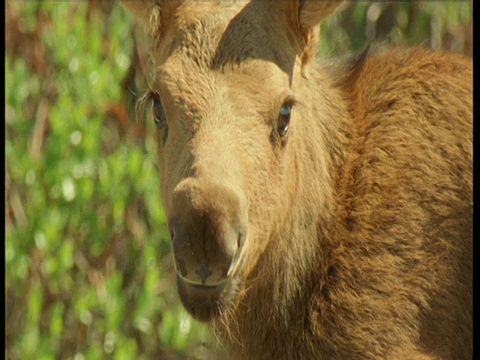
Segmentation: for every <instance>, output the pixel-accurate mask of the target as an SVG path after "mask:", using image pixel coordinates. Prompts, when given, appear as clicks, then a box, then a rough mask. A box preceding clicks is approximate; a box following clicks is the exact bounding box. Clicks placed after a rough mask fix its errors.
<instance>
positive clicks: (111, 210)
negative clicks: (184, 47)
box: [5, 0, 472, 360]
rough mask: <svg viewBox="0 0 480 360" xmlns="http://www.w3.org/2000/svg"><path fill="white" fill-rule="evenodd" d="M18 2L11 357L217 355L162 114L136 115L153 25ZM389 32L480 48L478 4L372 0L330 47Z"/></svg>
mask: <svg viewBox="0 0 480 360" xmlns="http://www.w3.org/2000/svg"><path fill="white" fill-rule="evenodd" d="M5 10H6V33H5V41H6V51H5V73H6V83H5V102H6V103H5V130H6V138H5V149H6V159H5V172H6V173H5V200H6V201H5V224H6V237H5V238H6V241H5V262H6V266H5V275H6V279H5V280H6V285H5V300H6V305H5V311H6V317H5V333H6V348H5V351H6V355H7V358H8V359H75V360H81V359H154V358H155V359H164V358H167V359H185V358H208V347H209V346H210V345H209V344H211V342H212V339H211V337H210V335H209V334H208V332H207V330H206V328H205V326H203V325H202V324H199V323H197V322H195V321H193V320H191V318H190V317H189V316H188V315H187V314H186V313H185V311H184V310H183V309H182V307H181V305H180V304H179V301H178V299H177V294H176V288H175V283H174V271H173V265H172V261H171V257H170V256H169V251H170V248H169V242H168V238H167V232H166V226H165V218H164V214H163V211H162V208H161V203H160V196H159V191H158V188H159V186H158V184H159V180H158V174H157V168H156V151H155V141H154V138H153V136H152V134H153V122H152V121H135V119H134V115H133V114H134V104H135V101H136V99H137V98H138V97H139V96H141V95H142V94H143V92H144V91H145V90H146V81H145V78H144V76H143V74H142V70H141V69H142V67H143V68H145V66H146V64H148V52H147V51H146V48H145V36H144V35H143V30H142V29H140V28H138V26H137V25H135V23H134V21H133V20H132V19H131V17H130V16H129V15H128V14H127V13H126V12H125V11H124V9H123V8H122V7H121V6H120V4H119V2H118V1H112V0H110V1H104V2H101V1H77V2H76V1H63V2H53V1H9V0H7V2H6V4H5ZM378 38H380V39H382V40H386V41H388V42H391V43H394V44H401V45H403V46H408V45H415V44H422V45H424V46H426V47H430V48H434V49H437V48H443V49H447V50H450V51H454V52H457V53H463V54H466V55H468V56H471V54H472V2H471V1H470V2H469V1H462V2H460V1H456V2H431V1H428V2H427V1H425V2H422V1H409V2H367V1H364V2H358V3H355V4H354V5H352V6H350V7H349V8H348V9H347V10H345V11H344V12H343V13H340V14H338V15H337V16H336V17H334V18H332V19H329V20H328V21H327V22H326V23H325V24H324V25H323V26H322V42H321V44H320V47H319V52H320V53H321V54H322V55H328V56H330V55H337V54H344V53H346V52H348V51H351V50H359V49H361V48H362V47H363V46H364V45H365V44H366V43H370V42H372V41H374V40H375V39H378ZM137 45H138V48H139V51H136V49H137Z"/></svg>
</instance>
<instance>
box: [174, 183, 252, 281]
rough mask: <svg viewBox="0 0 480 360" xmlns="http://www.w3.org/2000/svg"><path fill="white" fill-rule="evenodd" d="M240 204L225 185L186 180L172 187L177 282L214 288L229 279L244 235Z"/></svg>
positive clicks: (244, 229) (242, 209)
mask: <svg viewBox="0 0 480 360" xmlns="http://www.w3.org/2000/svg"><path fill="white" fill-rule="evenodd" d="M243 204H244V202H243V201H242V198H241V196H240V195H239V194H238V192H235V191H234V190H233V189H230V188H228V187H226V186H220V185H209V184H206V185H202V184H200V183H199V182H198V181H190V180H186V181H184V182H183V183H180V184H179V185H178V186H177V187H176V188H175V190H174V192H173V195H172V208H171V216H170V219H169V230H170V234H171V241H172V249H173V255H174V261H175V269H176V272H177V275H178V276H179V277H180V278H181V280H183V281H184V282H186V283H188V284H189V285H196V286H203V287H214V286H219V285H222V284H224V283H225V282H226V281H227V280H228V279H229V277H231V276H232V274H233V273H234V272H235V269H236V267H237V264H238V260H239V255H240V253H241V251H242V248H243V243H244V241H245V236H246V219H245V218H246V216H244V214H245V209H244V205H243Z"/></svg>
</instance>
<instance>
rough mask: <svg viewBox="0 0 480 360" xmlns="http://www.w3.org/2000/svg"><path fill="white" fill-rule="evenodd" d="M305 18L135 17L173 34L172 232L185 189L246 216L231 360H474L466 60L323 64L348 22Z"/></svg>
mask: <svg viewBox="0 0 480 360" xmlns="http://www.w3.org/2000/svg"><path fill="white" fill-rule="evenodd" d="M146 3H151V6H152V7H154V8H155V9H156V10H155V11H156V12H155V11H154V12H153V13H155V14H157V15H155V16H157V17H156V19H157V20H158V19H162V22H161V23H158V22H157V23H155V22H154V23H153V25H152V22H151V19H150V18H149V13H148V12H144V11H143V10H142V9H143V7H144V6H146ZM302 3H303V7H302ZM302 3H301V2H300V1H290V2H288V3H284V2H278V3H273V2H268V1H260V0H257V1H255V0H252V1H251V2H250V3H248V4H246V5H245V4H239V3H238V2H236V3H233V2H186V1H185V2H180V1H177V2H172V1H163V2H153V1H150V2H148V1H143V2H142V1H138V2H135V3H130V2H126V6H127V7H129V8H130V9H131V10H132V11H133V12H134V13H136V14H137V16H138V17H139V18H140V19H141V20H143V22H144V23H146V24H150V28H151V29H152V26H153V28H154V29H157V30H158V29H161V30H158V31H157V30H153V31H152V34H153V37H154V38H155V39H157V40H159V43H158V48H157V49H156V60H157V65H158V69H157V70H158V77H157V82H156V85H155V88H154V89H153V90H154V91H155V92H158V93H159V94H160V96H161V97H162V102H163V104H164V108H165V113H166V117H167V124H168V137H167V138H166V140H165V141H162V140H161V139H162V138H164V135H165V134H163V133H162V132H163V131H164V130H159V158H160V170H161V175H162V184H161V189H162V194H163V195H162V196H163V200H164V205H165V210H166V213H167V216H171V212H172V211H173V209H177V211H178V207H176V205H175V201H173V202H172V196H173V195H172V194H174V193H175V192H176V191H178V188H179V187H181V188H182V189H183V190H184V191H185V194H187V195H188V196H190V197H188V196H187V197H186V199H187V200H182V201H187V202H188V201H189V200H188V199H191V201H192V202H195V204H197V203H198V204H200V205H195V206H199V207H200V206H201V207H202V208H203V209H208V208H209V206H213V205H211V201H214V200H211V199H216V200H215V201H220V202H221V203H222V205H221V207H224V206H225V207H229V206H236V207H237V208H238V207H240V209H243V210H245V211H246V212H247V215H245V218H246V219H248V223H247V224H248V231H247V234H248V236H247V240H246V243H245V246H244V249H243V252H242V255H241V256H242V262H241V265H240V266H239V268H238V269H237V271H236V273H235V276H234V280H232V284H229V285H228V286H227V289H226V290H225V291H227V290H228V291H229V295H228V297H226V299H224V304H226V305H225V306H224V307H221V308H220V310H221V311H220V313H219V314H218V315H216V316H214V317H213V318H212V319H211V322H212V327H213V329H214V331H215V333H216V334H217V335H218V336H219V338H220V339H221V340H222V342H223V343H224V344H225V346H226V349H227V351H228V353H229V354H231V356H232V358H235V359H419V360H420V359H422V360H427V359H428V360H433V359H452V360H453V359H455V360H456V359H471V358H472V206H473V200H472V156H473V155H472V65H471V61H470V60H467V59H465V58H462V57H460V56H457V55H452V54H446V53H442V52H430V51H428V50H425V49H412V50H402V49H393V50H372V51H370V52H369V53H368V54H367V52H365V53H364V54H363V55H361V56H360V57H359V58H357V59H353V60H352V61H350V62H348V61H347V62H328V61H324V62H316V61H314V60H313V51H312V49H314V48H315V47H316V41H317V37H318V36H317V35H316V34H317V30H318V24H319V22H320V21H321V20H322V19H323V18H324V17H325V16H327V15H328V14H329V13H330V12H332V11H333V10H334V7H335V6H332V4H333V3H334V2H332V3H328V2H314V1H311V2H309V1H308V0H307V1H304V2H302ZM159 14H160V15H159ZM158 21H160V20H158ZM288 96H291V97H294V98H295V105H294V107H293V112H292V118H291V126H290V130H289V133H288V135H287V136H286V137H285V138H279V137H278V136H276V134H275V131H274V129H275V122H276V119H277V117H278V111H279V109H280V106H281V104H282V101H283V100H284V99H285V98H286V97H288ZM272 129H273V130H272ZM220 187H221V188H222V189H227V190H228V192H229V194H237V195H238V196H237V197H238V199H240V200H241V201H240V200H238V201H234V200H231V201H230V200H225V201H224V202H222V201H221V199H220V198H219V197H220V194H221V193H222V192H221V191H220V192H219V191H218V188H220ZM185 189H186V190H185ZM227 190H225V191H227ZM234 197H235V196H234ZM239 204H240V205H239ZM219 206H220V205H219ZM182 207H183V208H185V207H188V204H186V203H182ZM237 208H235V209H237ZM205 211H207V210H205ZM218 211H220V210H218ZM226 212H227V210H225V213H226ZM222 214H223V213H222ZM230 215H231V214H230ZM219 216H223V215H219Z"/></svg>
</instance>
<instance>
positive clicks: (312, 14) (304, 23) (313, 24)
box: [283, 0, 347, 64]
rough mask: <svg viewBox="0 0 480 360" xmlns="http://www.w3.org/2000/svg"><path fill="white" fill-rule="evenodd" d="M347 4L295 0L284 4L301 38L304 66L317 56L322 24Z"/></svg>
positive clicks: (343, 1) (341, 2) (285, 10)
mask: <svg viewBox="0 0 480 360" xmlns="http://www.w3.org/2000/svg"><path fill="white" fill-rule="evenodd" d="M346 3H347V2H346V1H345V0H330V1H329V0H295V1H288V2H284V3H283V4H284V8H283V11H284V13H285V15H286V16H287V18H289V19H290V23H291V24H294V27H295V32H296V33H297V35H298V36H299V37H300V44H301V48H302V55H301V58H302V62H303V63H304V64H305V63H308V62H309V61H310V60H311V59H313V57H314V56H315V52H316V48H317V45H318V39H319V25H320V23H321V22H322V21H323V20H325V18H327V17H328V16H330V15H332V14H333V13H334V12H335V11H337V10H339V9H340V8H344V7H345V6H344V5H346ZM292 17H293V18H292Z"/></svg>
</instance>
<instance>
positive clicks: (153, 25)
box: [122, 0, 161, 35]
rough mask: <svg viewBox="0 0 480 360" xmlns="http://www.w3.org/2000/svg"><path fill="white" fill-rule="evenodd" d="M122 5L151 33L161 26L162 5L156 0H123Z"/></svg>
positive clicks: (153, 33) (154, 33)
mask: <svg viewBox="0 0 480 360" xmlns="http://www.w3.org/2000/svg"><path fill="white" fill-rule="evenodd" d="M122 5H123V6H124V7H125V8H126V9H127V10H128V11H129V12H130V13H131V14H132V15H133V16H134V17H135V19H137V21H139V22H140V23H141V24H142V25H143V26H144V27H145V29H146V30H147V31H148V33H149V34H150V35H156V34H157V33H158V32H159V30H160V27H161V18H160V14H161V11H160V6H159V1H156V0H122Z"/></svg>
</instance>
